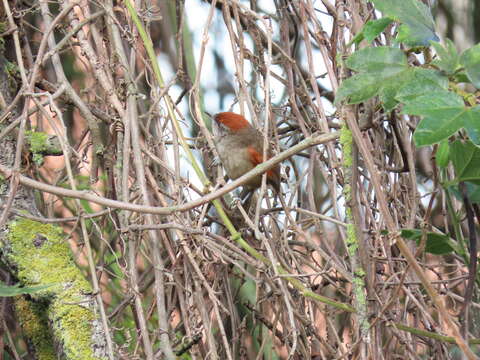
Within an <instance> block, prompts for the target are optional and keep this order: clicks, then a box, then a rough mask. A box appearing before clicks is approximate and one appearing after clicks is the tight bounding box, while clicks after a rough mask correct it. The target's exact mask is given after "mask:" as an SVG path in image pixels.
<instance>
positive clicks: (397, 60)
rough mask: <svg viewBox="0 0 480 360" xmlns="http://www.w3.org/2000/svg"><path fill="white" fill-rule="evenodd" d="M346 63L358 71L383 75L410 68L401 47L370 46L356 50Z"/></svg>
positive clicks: (386, 75)
mask: <svg viewBox="0 0 480 360" xmlns="http://www.w3.org/2000/svg"><path fill="white" fill-rule="evenodd" d="M345 64H346V65H347V66H348V67H349V68H350V69H352V70H355V71H357V72H368V73H370V74H378V75H382V76H383V77H388V76H392V75H396V74H398V73H399V72H401V71H403V70H405V69H407V68H408V62H407V57H406V56H405V54H404V52H403V51H402V50H400V49H399V48H394V47H390V46H378V47H368V48H364V49H361V50H359V51H356V52H354V53H353V54H352V55H351V56H350V57H349V58H348V59H347V60H346V61H345Z"/></svg>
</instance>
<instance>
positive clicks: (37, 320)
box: [14, 296, 57, 360]
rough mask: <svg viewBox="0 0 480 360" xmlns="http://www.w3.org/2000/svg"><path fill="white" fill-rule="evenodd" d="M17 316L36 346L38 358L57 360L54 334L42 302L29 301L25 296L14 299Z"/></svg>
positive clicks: (41, 359) (39, 359) (40, 359)
mask: <svg viewBox="0 0 480 360" xmlns="http://www.w3.org/2000/svg"><path fill="white" fill-rule="evenodd" d="M14 303H15V309H16V314H17V318H18V320H19V321H20V324H21V326H22V329H23V331H24V332H25V335H27V337H28V339H30V341H31V343H32V345H33V346H34V348H35V354H36V356H37V357H36V358H37V359H38V360H55V359H56V358H57V355H56V354H55V348H54V345H53V342H52V336H51V335H52V334H51V331H50V329H49V328H48V318H47V316H46V314H45V308H44V306H43V305H42V304H38V303H34V302H32V301H27V300H26V299H25V297H23V296H17V297H15V299H14Z"/></svg>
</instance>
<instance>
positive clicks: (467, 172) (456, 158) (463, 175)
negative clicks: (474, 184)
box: [450, 140, 480, 182]
mask: <svg viewBox="0 0 480 360" xmlns="http://www.w3.org/2000/svg"><path fill="white" fill-rule="evenodd" d="M450 159H451V160H452V163H453V167H454V168H455V175H456V178H455V180H456V181H458V182H460V181H475V180H480V147H478V146H476V145H475V144H474V143H472V142H471V141H465V142H463V141H460V140H455V141H454V142H453V143H452V144H451V146H450Z"/></svg>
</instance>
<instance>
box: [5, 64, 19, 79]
mask: <svg viewBox="0 0 480 360" xmlns="http://www.w3.org/2000/svg"><path fill="white" fill-rule="evenodd" d="M5 72H6V73H7V74H8V75H9V76H15V75H16V74H18V72H19V70H18V65H17V64H15V63H13V62H10V61H7V62H5Z"/></svg>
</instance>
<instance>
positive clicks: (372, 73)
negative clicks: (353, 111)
mask: <svg viewBox="0 0 480 360" xmlns="http://www.w3.org/2000/svg"><path fill="white" fill-rule="evenodd" d="M345 64H346V66H348V67H349V68H350V69H352V70H355V71H357V72H359V74H357V75H354V76H352V77H350V78H348V79H346V80H344V81H343V82H342V84H341V86H340V88H339V89H338V92H337V95H336V99H335V103H336V104H338V103H340V102H341V101H344V100H346V102H347V103H349V104H357V103H360V102H362V101H365V100H367V99H369V98H371V97H373V96H375V95H377V94H378V93H379V92H380V90H381V89H382V87H386V86H390V85H391V84H395V83H398V81H394V79H396V78H397V77H401V78H404V77H405V76H406V75H405V74H406V72H408V71H410V68H409V67H408V63H407V57H406V56H405V54H404V53H403V52H402V51H401V50H400V49H398V48H393V47H387V46H380V47H371V48H365V49H362V50H359V51H357V52H355V53H353V54H352V55H351V56H350V57H349V58H348V59H347V60H346V61H345Z"/></svg>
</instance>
